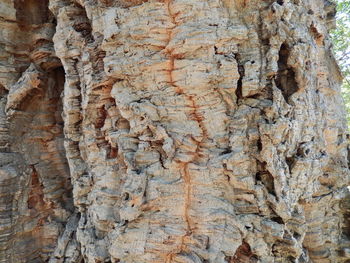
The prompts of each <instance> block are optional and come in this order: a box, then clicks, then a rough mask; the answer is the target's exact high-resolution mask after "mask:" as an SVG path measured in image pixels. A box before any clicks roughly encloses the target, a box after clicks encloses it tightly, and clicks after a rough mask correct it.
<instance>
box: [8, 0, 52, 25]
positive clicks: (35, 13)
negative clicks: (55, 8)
mask: <svg viewBox="0 0 350 263" xmlns="http://www.w3.org/2000/svg"><path fill="white" fill-rule="evenodd" d="M48 5H49V1H48V0H15V1H14V7H15V9H16V20H17V22H18V24H19V25H22V26H28V25H40V24H43V23H46V22H48V20H49V18H50V17H51V13H50V10H49V8H48Z"/></svg>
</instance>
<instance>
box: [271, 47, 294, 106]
mask: <svg viewBox="0 0 350 263" xmlns="http://www.w3.org/2000/svg"><path fill="white" fill-rule="evenodd" d="M278 54H279V59H278V72H277V77H276V79H275V83H276V86H277V88H278V89H280V90H281V92H282V95H283V97H284V99H285V101H286V102H288V101H289V97H290V96H291V95H293V94H294V93H295V92H297V91H298V89H299V88H298V83H297V81H296V78H295V72H294V70H293V68H292V67H290V66H289V65H288V59H289V56H290V50H289V47H288V45H287V44H285V43H283V44H282V45H281V48H280V51H279V53H278Z"/></svg>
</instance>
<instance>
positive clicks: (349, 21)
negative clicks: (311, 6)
mask: <svg viewBox="0 0 350 263" xmlns="http://www.w3.org/2000/svg"><path fill="white" fill-rule="evenodd" d="M335 2H336V3H337V16H336V18H337V28H336V29H335V30H333V31H332V32H331V37H332V40H333V45H334V52H335V56H336V58H337V60H338V62H339V65H340V68H341V70H342V72H343V76H344V82H343V86H342V93H343V98H344V101H345V106H346V109H347V112H348V114H347V119H348V125H349V127H350V0H336V1H335Z"/></svg>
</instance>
